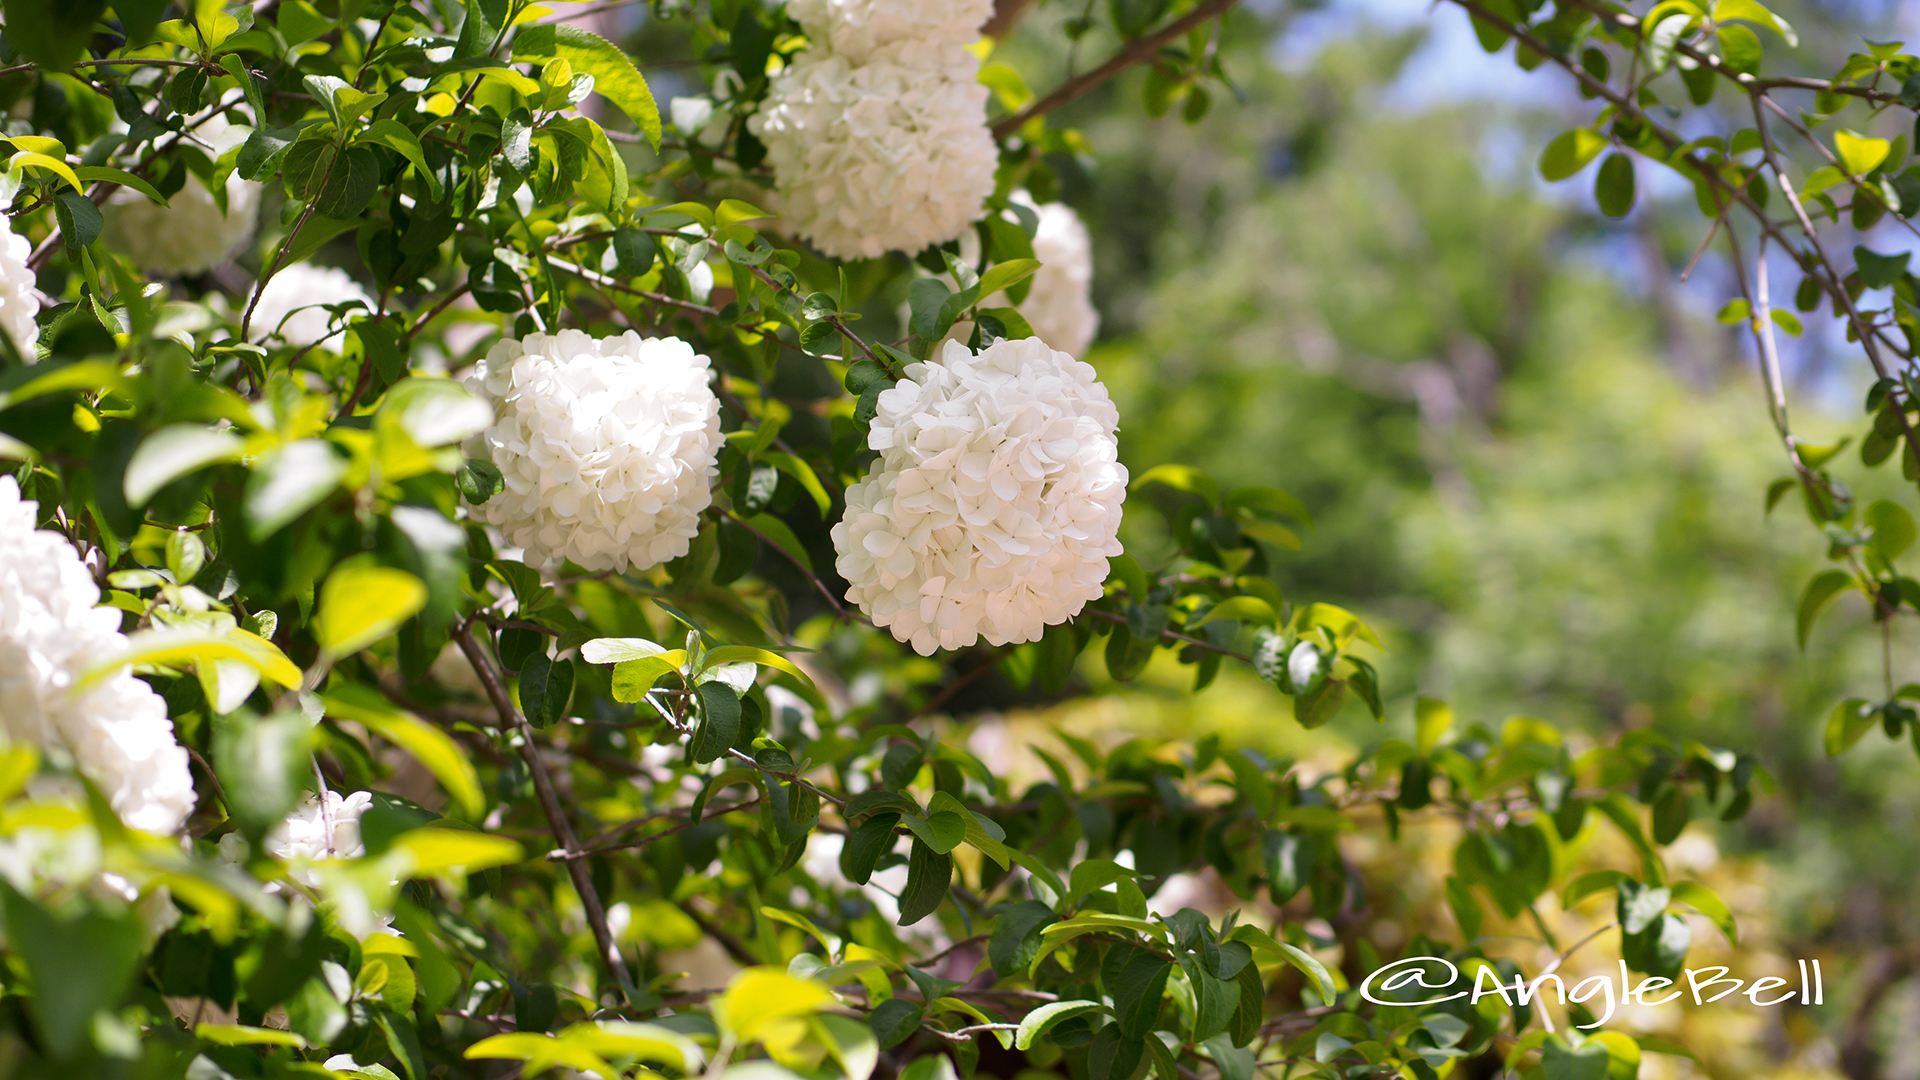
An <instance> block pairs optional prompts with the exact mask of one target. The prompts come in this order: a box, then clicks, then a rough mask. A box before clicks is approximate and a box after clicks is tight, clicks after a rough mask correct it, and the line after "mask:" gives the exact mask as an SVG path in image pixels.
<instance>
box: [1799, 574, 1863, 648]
mask: <svg viewBox="0 0 1920 1080" xmlns="http://www.w3.org/2000/svg"><path fill="white" fill-rule="evenodd" d="M1851 585H1853V575H1851V574H1849V573H1847V572H1846V571H1845V570H1822V571H1821V572H1820V573H1818V574H1815V575H1814V576H1813V580H1812V581H1809V582H1807V589H1806V591H1805V592H1803V593H1801V594H1800V610H1799V613H1798V614H1797V615H1796V616H1795V618H1794V634H1795V636H1796V637H1797V638H1798V639H1799V641H1800V648H1802V649H1805V648H1806V647H1807V634H1808V632H1809V631H1811V630H1812V629H1813V620H1814V619H1816V618H1818V617H1819V615H1820V609H1822V608H1824V607H1826V606H1827V601H1829V600H1831V599H1833V598H1834V596H1835V595H1837V594H1838V593H1839V592H1840V590H1842V589H1845V588H1847V587H1849V586H1851Z"/></svg>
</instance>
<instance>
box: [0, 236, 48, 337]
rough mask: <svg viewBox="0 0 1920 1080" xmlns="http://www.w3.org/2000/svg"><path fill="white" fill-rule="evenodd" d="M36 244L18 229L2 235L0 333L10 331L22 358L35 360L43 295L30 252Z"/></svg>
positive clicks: (9, 333) (0, 240)
mask: <svg viewBox="0 0 1920 1080" xmlns="http://www.w3.org/2000/svg"><path fill="white" fill-rule="evenodd" d="M32 254H33V244H32V243H31V242H29V241H28V240H27V238H26V237H24V236H21V235H20V234H19V233H17V232H13V231H11V230H9V231H7V232H6V233H5V235H4V236H0V333H4V334H6V335H7V337H8V338H9V339H11V340H12V342H13V347H14V348H15V349H16V350H18V351H19V353H20V358H21V359H22V360H25V361H26V362H27V363H29V364H31V363H33V362H34V360H36V359H38V356H37V354H36V353H35V352H34V342H35V341H36V340H37V339H38V338H39V337H40V327H39V324H38V323H36V322H35V321H34V320H35V319H37V318H39V316H40V299H39V297H38V296H36V295H35V287H34V285H35V282H34V274H33V268H32V267H31V266H28V265H27V256H29V255H32Z"/></svg>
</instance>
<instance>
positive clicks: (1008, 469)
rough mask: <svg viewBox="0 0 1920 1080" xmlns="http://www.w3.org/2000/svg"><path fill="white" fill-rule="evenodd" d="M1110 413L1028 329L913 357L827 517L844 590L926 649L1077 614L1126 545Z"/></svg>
mask: <svg viewBox="0 0 1920 1080" xmlns="http://www.w3.org/2000/svg"><path fill="white" fill-rule="evenodd" d="M1119 419H1120V417H1119V413H1118V411H1117V410H1116V409H1115V408H1114V405H1113V401H1112V400H1111V399H1110V398H1108V396H1107V389H1106V387H1104V386H1102V385H1101V384H1100V382H1099V380H1098V379H1097V378H1095V373H1094V370H1093V368H1092V367H1091V366H1089V365H1087V364H1084V363H1081V362H1080V361H1078V360H1075V359H1074V358H1073V357H1071V356H1069V355H1067V354H1066V353H1063V352H1059V351H1057V350H1055V349H1051V348H1048V347H1047V345H1046V344H1045V343H1044V342H1042V341H1040V340H1038V339H1037V338H1022V339H1019V340H1017V341H999V342H995V343H994V344H993V345H991V346H989V347H987V348H986V349H983V350H981V351H980V352H979V353H974V352H972V351H970V350H968V349H967V347H966V346H964V345H961V344H959V343H958V342H948V343H947V344H946V346H945V347H944V349H943V350H942V352H941V353H940V358H939V359H938V360H936V361H929V362H926V363H920V364H910V365H908V367H907V377H906V379H905V380H903V381H902V382H900V383H898V384H896V385H895V386H894V387H893V388H892V389H889V390H886V391H884V392H882V393H881V394H880V401H879V412H878V414H877V415H876V416H875V417H874V421H873V426H872V428H871V429H870V430H869V433H868V436H867V445H868V446H870V447H872V448H873V449H875V450H878V451H880V455H881V456H880V460H879V461H877V462H875V463H874V466H873V470H872V471H871V472H870V473H869V474H868V475H867V478H866V479H865V480H863V481H861V482H860V483H858V484H855V485H854V486H853V487H851V488H849V489H848V490H847V513H846V516H845V517H844V518H843V519H841V521H840V523H839V524H837V525H835V526H834V527H833V544H834V549H835V550H836V551H837V552H839V558H838V559H837V560H836V562H835V564H834V565H835V567H836V568H837V569H838V570H839V571H840V573H841V575H842V576H843V577H845V578H846V579H847V581H848V582H849V583H850V586H851V587H850V588H849V589H848V590H847V599H848V600H851V601H853V602H854V603H856V604H858V605H859V606H860V610H862V611H864V612H866V613H867V615H868V616H869V617H871V618H872V619H873V621H874V624H875V625H877V626H884V627H887V628H889V629H890V630H892V631H893V636H894V637H895V638H897V639H899V640H900V641H904V642H907V643H909V644H911V645H912V646H913V648H914V651H916V652H918V653H920V654H921V655H922V656H930V655H932V654H933V651H934V649H935V648H946V649H958V648H964V647H966V646H968V645H972V644H973V643H974V642H975V641H977V640H979V639H980V638H982V637H984V638H986V639H987V641H988V642H989V643H991V644H994V645H1004V644H1006V643H1008V642H1013V641H1037V640H1039V638H1040V635H1041V633H1042V632H1043V631H1044V630H1045V629H1046V627H1048V626H1049V625H1052V624H1055V623H1061V622H1065V621H1066V620H1068V619H1070V618H1072V617H1073V616H1075V615H1077V614H1079V612H1080V609H1081V608H1082V607H1084V606H1085V605H1086V603H1087V601H1089V600H1092V599H1095V598H1097V597H1098V596H1099V595H1100V593H1101V586H1102V585H1103V583H1104V582H1105V581H1106V579H1107V560H1108V559H1109V558H1111V557H1113V556H1115V555H1118V554H1120V542H1119V540H1118V539H1117V534H1118V532H1119V528H1120V506H1121V503H1122V501H1123V500H1124V499H1125V498H1126V490H1127V469H1126V466H1124V465H1122V464H1120V462H1119V444H1118V442H1117V441H1116V440H1115V438H1114V431H1115V429H1116V427H1117V426H1118V424H1119Z"/></svg>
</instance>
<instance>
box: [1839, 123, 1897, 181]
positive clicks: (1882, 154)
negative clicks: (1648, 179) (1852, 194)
mask: <svg viewBox="0 0 1920 1080" xmlns="http://www.w3.org/2000/svg"><path fill="white" fill-rule="evenodd" d="M1833 145H1834V147H1835V148H1836V149H1838V150H1839V151H1840V163H1841V164H1842V165H1845V166H1846V168H1847V171H1848V172H1849V173H1852V174H1853V175H1854V176H1865V175H1867V174H1868V173H1870V172H1872V171H1873V170H1874V169H1876V168H1878V167H1879V166H1880V163H1881V162H1883V161H1885V160H1887V154H1888V153H1889V152H1890V151H1891V150H1892V149H1893V144H1892V143H1891V142H1888V141H1887V140H1886V139H1876V138H1872V137H1871V136H1867V135H1856V134H1855V133H1853V132H1851V131H1848V130H1846V129H1844V128H1842V129H1840V130H1837V131H1835V132H1834V133H1833Z"/></svg>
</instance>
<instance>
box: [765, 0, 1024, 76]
mask: <svg viewBox="0 0 1920 1080" xmlns="http://www.w3.org/2000/svg"><path fill="white" fill-rule="evenodd" d="M787 14H789V15H791V16H793V18H794V21H795V22H798V23H799V24H800V26H801V28H802V29H803V30H805V31H806V32H807V38H808V40H809V41H810V42H811V43H812V48H814V49H819V48H822V47H824V48H826V49H828V50H830V51H832V52H833V53H834V55H836V56H840V57H844V58H845V59H846V60H847V61H848V62H849V63H853V64H866V63H871V62H872V61H874V60H875V59H885V60H888V61H891V62H893V63H897V64H904V65H906V66H909V67H918V68H921V69H923V70H934V69H944V68H951V67H956V66H961V65H964V64H965V59H964V58H965V57H966V56H968V55H970V54H969V53H967V51H966V47H967V46H968V45H971V44H973V43H974V41H975V40H977V39H978V38H979V36H980V25H981V24H982V23H984V22H986V21H987V18H988V16H990V15H992V14H993V2H992V0H957V2H956V0H789V2H788V4H787ZM965 77H966V78H971V77H972V76H971V75H970V74H969V75H967V76H965Z"/></svg>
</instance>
